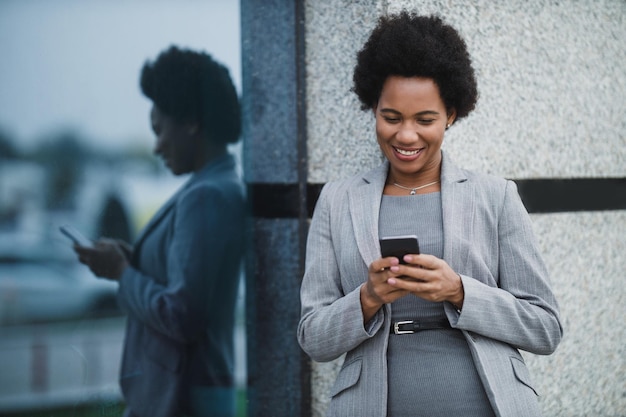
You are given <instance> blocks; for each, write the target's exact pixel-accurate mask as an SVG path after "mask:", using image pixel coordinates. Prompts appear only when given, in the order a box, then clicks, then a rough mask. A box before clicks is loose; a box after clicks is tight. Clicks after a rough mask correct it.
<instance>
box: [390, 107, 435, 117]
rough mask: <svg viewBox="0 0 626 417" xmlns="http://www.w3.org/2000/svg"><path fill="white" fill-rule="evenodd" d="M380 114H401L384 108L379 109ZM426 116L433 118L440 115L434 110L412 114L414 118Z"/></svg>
mask: <svg viewBox="0 0 626 417" xmlns="http://www.w3.org/2000/svg"><path fill="white" fill-rule="evenodd" d="M380 112H381V113H393V114H401V113H400V112H399V111H397V110H394V109H388V108H384V109H380ZM427 115H434V116H439V115H440V113H439V112H438V111H434V110H424V111H421V112H417V113H415V114H414V116H427Z"/></svg>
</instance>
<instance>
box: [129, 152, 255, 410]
mask: <svg viewBox="0 0 626 417" xmlns="http://www.w3.org/2000/svg"><path fill="white" fill-rule="evenodd" d="M243 231H244V194H243V187H242V184H241V183H240V181H239V180H238V178H237V175H236V172H235V161H234V158H233V157H232V156H231V155H229V154H226V155H223V156H221V157H219V158H218V159H216V160H214V161H212V162H210V163H209V164H208V165H207V166H205V167H204V168H203V169H202V170H200V171H199V172H197V173H195V174H194V175H193V176H192V177H191V178H190V179H189V180H188V181H187V183H186V184H185V185H184V186H182V187H181V189H180V190H179V191H177V193H176V194H174V196H172V198H171V199H170V200H169V201H168V202H167V203H166V204H165V205H164V206H163V207H162V208H161V209H160V210H159V211H158V212H157V213H156V214H155V216H154V217H153V218H152V219H151V221H150V222H149V223H148V225H147V226H146V227H145V229H144V230H143V232H142V234H141V235H140V237H139V238H138V240H137V243H136V244H135V247H134V251H133V255H132V260H131V264H132V266H131V267H129V268H127V269H126V270H125V271H124V273H123V275H122V277H121V279H120V287H119V292H118V301H119V303H120V305H121V307H122V309H123V310H124V311H125V312H127V314H128V319H127V328H126V338H125V342H124V353H123V359H122V366H121V375H120V384H121V388H122V393H123V395H124V399H125V401H126V404H127V405H128V407H129V408H130V410H132V413H133V414H134V415H137V416H142V417H173V416H178V415H181V414H183V413H184V414H185V415H193V416H218V415H219V416H223V415H224V416H229V415H232V414H233V408H234V387H233V361H234V357H233V356H234V352H233V329H234V313H235V300H236V294H237V286H238V282H239V273H240V264H241V257H242V254H243V246H244V244H243V233H244V232H243ZM225 400H228V401H227V402H228V403H227V402H226V401H225Z"/></svg>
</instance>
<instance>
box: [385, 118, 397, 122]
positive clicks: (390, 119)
mask: <svg viewBox="0 0 626 417" xmlns="http://www.w3.org/2000/svg"><path fill="white" fill-rule="evenodd" d="M385 121H386V122H387V123H398V122H399V121H400V119H398V118H395V117H385Z"/></svg>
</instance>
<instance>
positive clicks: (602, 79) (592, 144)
mask: <svg viewBox="0 0 626 417" xmlns="http://www.w3.org/2000/svg"><path fill="white" fill-rule="evenodd" d="M305 5H306V64H307V70H306V71H307V72H306V82H307V93H306V94H307V135H308V142H307V143H308V155H309V160H308V161H309V172H308V181H309V182H310V183H324V182H326V181H328V180H332V179H335V178H342V177H346V176H348V175H352V174H354V173H356V172H359V171H362V170H363V168H364V167H369V166H374V165H376V164H377V163H378V162H379V161H380V160H381V159H380V158H381V157H380V154H379V152H378V148H377V146H376V142H375V137H374V133H373V116H372V115H371V114H368V113H364V112H362V111H360V110H359V106H358V104H357V100H356V97H355V96H354V94H353V93H351V92H350V88H351V86H352V69H353V66H354V62H355V56H356V52H357V51H358V49H359V48H360V47H361V45H362V44H363V42H364V41H365V39H366V37H367V36H368V34H369V31H370V30H371V29H372V28H373V27H374V25H375V22H376V19H377V17H378V16H379V15H380V14H381V13H392V12H396V11H399V10H400V9H402V8H407V9H409V10H415V11H417V12H420V13H436V14H439V15H440V16H442V18H444V20H446V21H447V22H448V23H450V24H452V25H453V26H455V27H456V28H458V29H459V31H460V32H461V33H462V35H463V36H464V37H465V39H466V42H467V44H468V47H469V50H470V53H471V55H472V57H473V61H474V65H475V68H476V71H477V78H478V87H479V92H480V99H479V103H478V106H477V108H476V110H475V111H474V113H473V114H471V115H470V116H469V117H468V118H467V119H465V120H462V121H461V122H459V123H458V124H456V125H455V126H453V128H452V129H450V131H449V132H448V133H447V138H446V143H445V144H444V149H446V151H447V152H448V153H449V154H450V155H451V156H452V157H453V158H454V159H455V160H456V161H457V163H459V164H461V165H463V166H464V167H467V168H471V169H476V170H480V171H483V172H488V173H492V174H496V175H500V176H503V177H508V178H516V179H522V178H577V177H594V178H596V177H626V146H625V145H626V134H625V133H624V132H625V131H626V117H624V116H625V115H626V104H625V103H626V100H625V99H624V97H626V71H625V68H626V48H624V41H625V40H626V2H624V1H623V0H600V1H593V2H592V1H573V0H568V1H559V2H555V1H548V0H529V1H522V0H519V1H504V0H499V1H490V0H475V1H472V2H451V1H444V0H441V1H434V0H431V1H428V0H427V1H380V0H379V1H373V0H362V1H348V0H345V1H342V0H326V1H323V2H320V1H315V0H310V1H306V2H305ZM532 218H533V221H534V224H535V228H536V232H537V234H538V237H539V240H540V242H541V245H542V248H543V251H544V256H545V259H546V262H547V264H548V266H549V268H550V271H551V274H552V281H553V285H554V289H555V291H556V293H557V296H558V298H559V300H560V303H561V308H562V317H563V322H564V325H565V332H566V333H565V338H564V340H563V342H562V344H561V346H560V347H559V349H558V351H557V352H556V353H555V354H554V355H552V356H548V357H538V356H534V355H525V357H526V358H527V362H528V363H529V366H530V368H531V372H532V373H533V376H534V380H535V382H536V385H537V386H538V388H539V391H540V392H541V394H542V396H541V399H540V401H541V405H542V408H543V410H544V412H545V415H546V416H624V415H626V377H625V375H626V364H625V358H626V354H625V353H626V352H625V349H624V347H623V343H624V341H626V324H625V322H624V320H623V317H622V316H623V312H624V306H625V305H626V290H625V287H624V285H623V281H624V275H625V272H624V271H626V255H625V254H626V233H625V232H626V212H624V211H598V212H577V213H556V214H541V215H537V214H534V215H532ZM337 366H338V363H330V364H321V365H317V364H316V365H315V367H314V374H313V383H312V388H313V415H316V416H320V415H323V414H322V413H323V410H324V409H325V407H326V405H327V402H328V390H329V388H330V387H329V386H330V384H331V383H332V381H333V380H334V373H335V372H336V370H337Z"/></svg>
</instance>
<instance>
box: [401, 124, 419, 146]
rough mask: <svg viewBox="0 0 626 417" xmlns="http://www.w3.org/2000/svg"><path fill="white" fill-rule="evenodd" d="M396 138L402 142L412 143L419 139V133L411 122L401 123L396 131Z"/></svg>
mask: <svg viewBox="0 0 626 417" xmlns="http://www.w3.org/2000/svg"><path fill="white" fill-rule="evenodd" d="M396 139H397V140H398V141H399V142H402V143H404V144H413V143H415V142H417V140H418V139H419V134H418V133H417V129H416V128H415V126H414V125H413V124H412V123H402V124H401V125H400V126H399V128H398V132H397V133H396Z"/></svg>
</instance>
